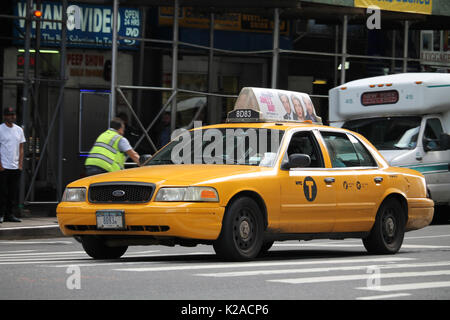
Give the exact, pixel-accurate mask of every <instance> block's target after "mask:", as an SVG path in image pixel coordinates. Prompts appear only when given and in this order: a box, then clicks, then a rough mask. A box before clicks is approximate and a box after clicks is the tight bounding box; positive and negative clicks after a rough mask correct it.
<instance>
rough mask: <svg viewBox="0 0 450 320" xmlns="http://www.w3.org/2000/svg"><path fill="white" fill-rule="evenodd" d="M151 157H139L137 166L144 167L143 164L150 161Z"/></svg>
mask: <svg viewBox="0 0 450 320" xmlns="http://www.w3.org/2000/svg"><path fill="white" fill-rule="evenodd" d="M151 157H152V155H151V154H143V155H141V156H140V157H139V164H140V165H141V166H144V165H145V164H147V162H148V160H150V158H151Z"/></svg>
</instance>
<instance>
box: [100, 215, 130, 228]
mask: <svg viewBox="0 0 450 320" xmlns="http://www.w3.org/2000/svg"><path fill="white" fill-rule="evenodd" d="M96 214H97V229H110V230H119V229H124V227H125V215H124V212H123V211H121V210H101V211H97V212H96Z"/></svg>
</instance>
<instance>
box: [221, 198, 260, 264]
mask: <svg viewBox="0 0 450 320" xmlns="http://www.w3.org/2000/svg"><path fill="white" fill-rule="evenodd" d="M263 228H264V223H263V218H262V214H261V210H260V208H259V207H258V205H257V204H256V202H255V201H254V200H253V199H251V198H248V197H242V198H238V199H236V200H235V201H233V203H232V204H231V205H230V206H229V207H228V209H227V211H226V212H225V216H224V218H223V224H222V231H221V232H220V235H219V238H218V239H217V240H216V241H215V242H214V244H213V246H214V250H215V251H216V253H217V254H218V255H219V256H221V257H222V258H225V259H226V260H232V261H245V260H251V259H253V258H255V257H256V256H257V255H258V254H259V252H260V251H261V246H262V243H263V231H264V230H263Z"/></svg>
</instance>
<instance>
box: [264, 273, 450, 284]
mask: <svg viewBox="0 0 450 320" xmlns="http://www.w3.org/2000/svg"><path fill="white" fill-rule="evenodd" d="M442 275H446V276H448V275H450V270H434V271H421V272H394V273H380V274H379V276H380V278H381V279H387V278H408V277H427V276H442ZM372 277H373V276H372V274H354V275H344V276H324V277H310V278H295V279H275V280H267V281H270V282H282V283H291V284H307V283H321V282H335V281H353V280H367V279H370V278H372Z"/></svg>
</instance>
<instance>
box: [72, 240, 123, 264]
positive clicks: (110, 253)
mask: <svg viewBox="0 0 450 320" xmlns="http://www.w3.org/2000/svg"><path fill="white" fill-rule="evenodd" d="M81 244H82V246H83V249H84V251H86V253H87V254H88V255H89V256H90V257H92V258H94V259H119V258H120V257H121V256H122V255H123V254H124V253H125V252H126V251H127V249H128V246H120V247H110V246H107V245H106V244H105V241H104V240H103V239H102V238H100V237H95V236H84V237H82V238H81Z"/></svg>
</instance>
